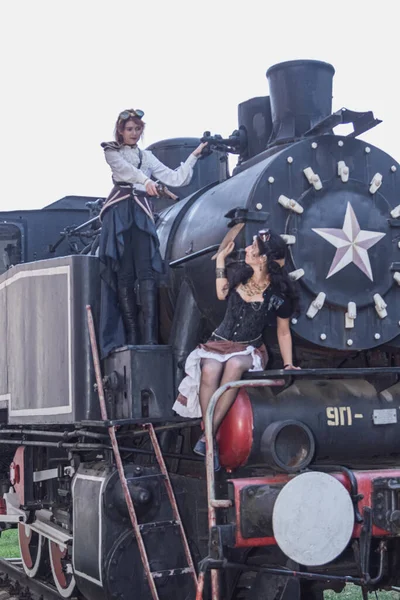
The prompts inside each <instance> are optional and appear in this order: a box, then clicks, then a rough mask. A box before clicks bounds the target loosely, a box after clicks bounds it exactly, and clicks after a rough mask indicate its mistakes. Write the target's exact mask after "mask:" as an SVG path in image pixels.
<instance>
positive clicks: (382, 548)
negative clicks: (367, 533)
mask: <svg viewBox="0 0 400 600" xmlns="http://www.w3.org/2000/svg"><path fill="white" fill-rule="evenodd" d="M386 550H387V545H386V542H384V541H383V540H381V541H380V542H379V571H378V575H377V576H376V577H374V578H373V579H370V580H369V581H368V584H369V585H375V584H376V583H379V581H380V580H381V579H382V576H383V566H384V562H385V553H386Z"/></svg>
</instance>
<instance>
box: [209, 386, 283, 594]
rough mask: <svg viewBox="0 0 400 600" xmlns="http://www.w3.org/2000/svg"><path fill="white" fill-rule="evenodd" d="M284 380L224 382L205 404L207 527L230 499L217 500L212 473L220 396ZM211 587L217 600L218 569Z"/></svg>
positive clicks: (213, 571)
mask: <svg viewBox="0 0 400 600" xmlns="http://www.w3.org/2000/svg"><path fill="white" fill-rule="evenodd" d="M284 384H285V382H284V381H283V380H282V379H275V380H274V379H262V380H260V379H250V380H248V381H243V380H242V379H241V380H237V381H230V382H229V383H225V385H222V386H221V387H220V388H218V389H217V390H216V391H215V392H214V394H213V395H212V396H211V400H210V402H209V404H208V406H207V411H206V416H205V419H204V421H205V422H204V428H205V435H206V476H207V497H208V528H209V531H211V528H212V527H214V526H215V525H216V509H217V508H227V507H228V506H230V501H228V502H227V501H226V500H217V499H216V497H215V474H214V443H213V417H214V410H215V407H216V405H217V402H218V400H219V399H220V397H221V396H222V395H223V394H224V393H225V392H226V391H227V390H231V389H234V388H241V387H246V388H247V387H274V386H283V385H284ZM211 587H212V595H211V598H212V600H219V582H218V571H216V570H215V569H213V570H211Z"/></svg>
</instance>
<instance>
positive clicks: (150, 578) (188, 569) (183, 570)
mask: <svg viewBox="0 0 400 600" xmlns="http://www.w3.org/2000/svg"><path fill="white" fill-rule="evenodd" d="M86 311H87V322H88V328H89V336H90V345H91V349H92V357H93V364H94V370H95V375H96V383H97V393H98V396H99V402H100V412H101V418H102V419H103V421H104V422H107V423H109V421H108V415H107V407H106V401H105V395H104V387H103V378H102V374H101V368H100V358H99V351H98V347H97V340H96V332H95V328H94V321H93V314H92V309H91V307H90V305H87V306H86ZM142 427H143V428H144V429H146V430H147V431H148V433H149V436H150V441H151V443H152V445H153V448H154V452H155V455H156V459H157V462H158V465H159V468H160V471H161V474H162V476H163V480H164V484H165V487H166V490H167V495H168V499H169V502H170V505H171V509H172V514H173V518H174V521H175V525H176V526H177V527H179V532H180V536H181V541H182V545H183V549H184V552H185V557H186V560H187V565H185V566H183V567H177V568H175V569H170V570H168V571H151V569H150V562H149V559H148V556H147V550H146V547H145V545H144V541H143V537H142V528H141V526H140V525H139V522H138V518H137V515H136V511H135V507H134V504H133V501H132V498H131V495H130V493H129V488H128V482H127V480H126V477H125V472H124V466H123V464H122V459H121V454H120V451H119V447H118V441H117V436H116V427H115V426H114V425H111V424H110V425H108V433H109V435H110V439H111V445H112V449H113V453H114V458H115V462H116V465H117V469H118V475H119V478H120V481H121V486H122V490H123V493H124V497H125V501H126V505H127V508H128V512H129V517H130V520H131V523H132V527H133V531H134V533H135V538H136V541H137V545H138V548H139V552H140V557H141V560H142V564H143V568H144V571H145V575H146V578H147V582H148V584H149V588H150V593H151V597H152V598H153V600H159V596H158V591H157V587H156V585H155V580H156V579H158V578H161V577H164V576H165V575H167V576H169V577H171V576H174V575H186V574H190V575H191V576H192V578H193V582H194V587H195V589H196V588H197V575H196V569H195V567H194V564H193V560H192V557H191V554H190V549H189V544H188V541H187V538H186V534H185V530H184V528H183V523H182V520H181V517H180V514H179V510H178V505H177V502H176V498H175V494H174V491H173V489H172V485H171V481H170V478H169V475H168V471H167V467H166V465H165V462H164V458H163V456H162V452H161V448H160V446H159V443H158V440H157V436H156V433H155V431H154V427H153V424H152V423H146V424H144V425H142ZM155 526H157V524H156V525H155Z"/></svg>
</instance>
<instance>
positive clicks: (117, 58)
mask: <svg viewBox="0 0 400 600" xmlns="http://www.w3.org/2000/svg"><path fill="white" fill-rule="evenodd" d="M396 7H397V2H396V0H380V2H372V1H371V0H348V1H347V2H330V1H329V2H328V1H327V0H318V1H314V0H303V1H295V0H284V1H282V0H269V1H268V0H264V1H255V0H246V1H243V0H242V1H241V2H238V1H237V0H213V1H211V0H197V1H195V2H193V1H192V0H186V1H184V0H168V1H162V0H158V1H157V0H130V1H126V0H107V1H105V0H68V1H67V0H35V1H33V0H1V1H0V53H1V63H2V67H1V81H2V91H1V96H0V98H1V99H0V139H1V170H0V210H14V209H22V208H41V207H42V206H44V205H46V204H49V203H50V202H53V201H55V200H58V199H59V198H61V197H63V196H66V195H84V196H85V195H86V196H105V195H107V194H108V192H109V189H110V184H111V179H110V172H109V168H108V166H107V164H106V163H105V161H104V158H103V151H102V149H101V147H100V142H102V141H104V140H110V139H112V132H113V125H114V122H115V119H116V116H117V115H118V113H119V112H120V111H121V110H123V109H125V108H128V107H135V108H142V109H143V110H144V111H145V113H146V115H145V121H146V123H147V126H146V135H145V140H144V145H148V144H150V143H152V142H154V141H157V140H159V139H164V138H170V137H179V136H201V135H202V133H203V131H205V130H206V129H208V130H211V131H212V132H213V133H221V134H222V135H224V136H225V135H229V134H230V133H231V132H232V130H233V129H235V128H236V126H237V105H238V103H239V102H242V101H243V100H246V99H248V98H251V97H253V96H262V95H267V94H268V85H267V80H266V78H265V72H266V70H267V68H268V67H270V66H271V65H273V64H275V63H277V62H281V61H284V60H292V59H300V58H313V59H319V60H325V61H327V62H330V63H332V64H333V66H334V67H335V69H336V75H335V77H334V82H333V93H334V99H333V110H337V109H338V108H340V107H342V106H346V107H347V108H350V109H353V110H360V111H363V110H373V111H374V114H375V116H376V117H378V118H381V119H382V120H383V123H382V124H381V125H379V126H378V127H377V128H375V129H373V130H371V132H368V133H367V134H365V135H364V136H363V139H366V140H368V142H369V143H371V144H374V145H376V146H379V147H380V148H382V149H383V150H385V151H386V152H388V153H389V154H391V155H392V156H394V157H395V158H396V159H399V155H400V148H399V147H398V145H399V126H398V110H399V109H398V104H399V100H398V91H397V89H398V81H399V78H400V76H399V71H400V68H399V64H398V56H399V51H398V48H399V36H400V33H399V26H398V19H397V10H396ZM396 88H397V89H396Z"/></svg>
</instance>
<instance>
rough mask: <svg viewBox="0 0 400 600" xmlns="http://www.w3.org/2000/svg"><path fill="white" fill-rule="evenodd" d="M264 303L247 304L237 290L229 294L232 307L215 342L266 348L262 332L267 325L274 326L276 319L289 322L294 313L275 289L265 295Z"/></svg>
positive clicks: (221, 325) (219, 327)
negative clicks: (229, 342)
mask: <svg viewBox="0 0 400 600" xmlns="http://www.w3.org/2000/svg"><path fill="white" fill-rule="evenodd" d="M263 296H264V301H263V302H246V300H243V298H242V297H241V295H240V294H239V292H238V291H237V290H236V289H234V290H232V291H231V292H230V293H229V296H228V306H227V309H226V313H225V317H224V320H223V321H222V323H221V324H220V325H219V326H218V327H217V329H216V330H215V331H214V333H213V335H212V339H214V340H219V339H221V338H222V339H224V340H229V341H231V342H251V343H252V345H253V346H255V347H258V346H261V344H262V337H261V336H262V332H263V329H264V327H266V326H267V325H274V324H275V323H276V317H280V318H281V319H288V318H289V317H290V316H291V315H292V312H293V309H292V302H291V301H290V299H289V298H287V297H285V296H284V295H282V294H280V293H276V292H274V290H273V289H271V287H269V288H267V289H266V290H265V291H264V293H263Z"/></svg>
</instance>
